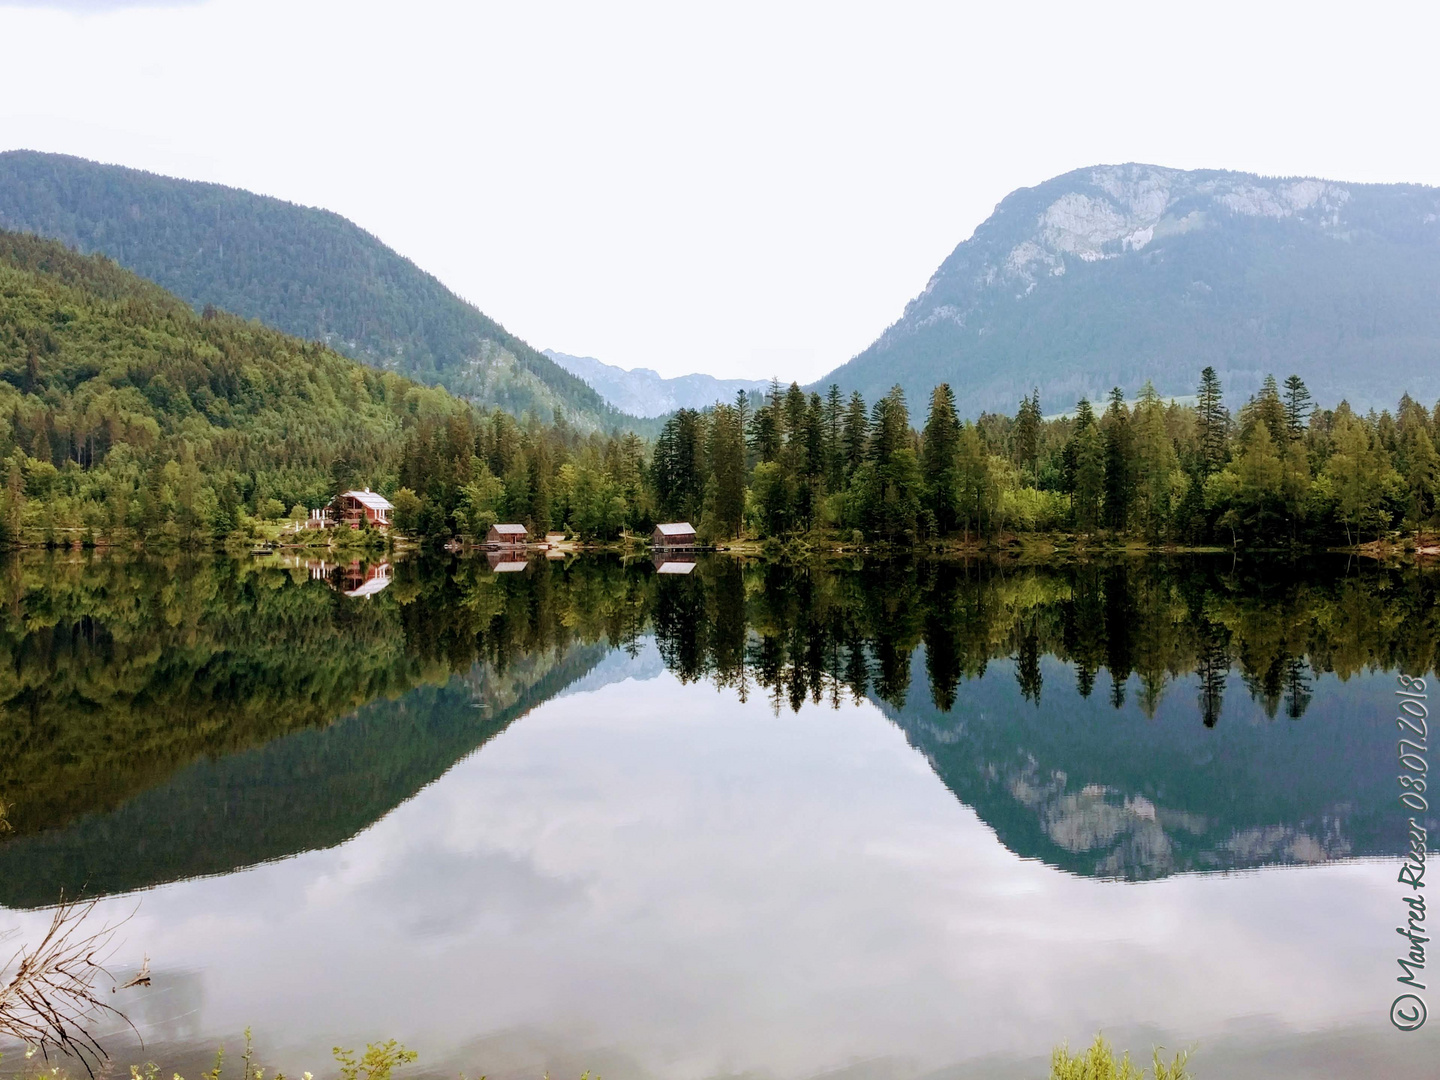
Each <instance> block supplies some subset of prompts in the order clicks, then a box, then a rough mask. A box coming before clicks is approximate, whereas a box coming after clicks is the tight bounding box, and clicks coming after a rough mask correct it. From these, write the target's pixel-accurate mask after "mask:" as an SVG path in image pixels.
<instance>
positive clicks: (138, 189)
mask: <svg viewBox="0 0 1440 1080" xmlns="http://www.w3.org/2000/svg"><path fill="white" fill-rule="evenodd" d="M0 228H8V229H17V230H23V231H26V232H33V233H38V234H40V235H42V236H48V237H53V238H55V239H58V240H61V241H63V242H64V243H66V244H69V245H71V246H73V247H75V248H77V249H79V250H80V251H82V252H87V253H89V252H99V253H101V254H105V255H108V256H110V257H111V258H113V259H115V260H116V261H117V262H118V263H119V264H121V265H123V266H125V267H127V268H128V269H130V270H133V271H134V272H135V273H137V274H139V275H141V276H142V277H144V278H147V279H149V280H151V281H155V282H158V283H159V284H160V285H161V286H163V287H164V288H165V289H168V290H169V291H170V292H172V293H174V294H176V295H177V296H178V297H180V298H181V299H182V300H183V301H184V302H185V303H186V304H188V305H189V306H191V307H192V308H194V309H195V310H196V311H200V310H202V309H206V308H218V309H223V310H225V311H232V312H235V313H236V314H238V315H239V316H241V317H242V318H245V319H258V320H260V321H261V322H263V323H265V324H266V325H267V326H273V327H276V328H277V329H279V330H282V331H284V332H286V333H289V334H294V335H296V336H297V337H300V338H304V339H306V340H309V341H317V342H324V343H326V344H327V345H329V346H330V347H332V348H334V349H337V350H339V351H340V352H343V353H345V354H346V355H347V356H350V357H353V358H354V359H357V360H360V361H363V362H364V363H366V364H369V365H371V366H373V367H376V368H379V369H381V370H385V371H393V372H396V373H398V374H401V375H404V376H407V377H408V378H411V379H414V380H415V381H417V382H420V383H424V384H427V385H437V386H443V387H445V388H446V389H448V390H450V391H451V392H452V393H455V394H457V395H459V396H462V397H465V398H469V399H471V400H474V401H476V402H479V403H482V404H486V405H490V406H494V407H498V408H502V409H506V410H508V411H510V412H513V413H515V414H517V415H518V414H522V413H527V412H528V413H533V414H535V415H536V416H537V417H539V418H540V419H542V420H546V421H549V420H553V419H555V418H557V417H560V416H565V417H566V418H567V419H568V420H569V421H570V422H572V423H576V424H578V425H580V426H581V427H583V428H585V429H588V430H599V429H609V428H615V427H632V426H634V425H635V423H636V421H634V419H633V418H631V417H627V416H625V415H623V414H622V413H620V412H618V411H617V410H615V409H613V408H612V407H611V406H609V405H608V404H607V403H606V402H605V400H604V399H603V398H601V396H600V395H599V394H598V393H596V391H594V390H593V389H591V387H590V386H588V385H587V384H586V383H585V382H583V381H582V380H581V379H579V378H577V377H576V376H574V375H572V374H570V373H569V372H568V371H566V370H565V369H564V368H562V367H560V366H559V365H558V364H556V363H555V362H554V361H552V360H551V359H550V358H549V357H547V356H545V355H544V354H542V353H540V352H538V351H536V350H535V349H533V348H531V347H530V346H529V345H527V344H526V343H525V342H523V341H521V340H520V339H519V338H517V337H515V335H513V334H511V333H509V332H508V331H506V330H505V328H504V327H502V326H500V325H499V324H498V323H496V322H495V321H493V320H492V319H490V318H488V317H486V316H485V315H484V314H482V313H481V312H480V311H478V310H476V308H475V307H473V306H472V305H470V304H468V303H466V302H465V301H463V300H461V299H460V298H459V297H457V296H456V295H455V294H454V293H452V292H450V291H449V290H448V289H446V288H445V286H443V285H442V284H441V283H440V282H439V281H438V280H436V279H435V278H434V277H432V276H431V275H429V274H427V273H425V272H424V271H422V270H420V269H419V268H418V267H417V266H415V264H414V263H412V262H410V260H408V259H406V258H403V257H402V256H400V255H398V254H397V253H396V252H394V251H392V250H391V249H390V248H388V247H386V246H385V245H384V244H382V243H381V242H380V241H379V240H377V239H376V238H375V237H373V236H371V235H370V234H369V233H367V232H365V231H364V230H363V229H360V228H359V227H357V226H356V225H354V224H352V223H351V222H349V221H347V220H345V219H344V218H342V217H340V216H339V215H338V214H333V213H330V212H328V211H325V210H316V209H311V208H308V207H302V206H297V205H295V204H293V203H287V202H283V201H281V200H279V199H272V198H267V197H264V196H260V195H253V194H251V193H249V192H246V191H239V190H236V189H234V188H226V187H221V186H220V185H218V184H203V183H195V182H192V181H188V180H174V179H170V178H168V177H162V176H155V175H153V174H150V173H144V172H138V171H136V170H133V169H124V168H119V167H117V166H112V165H99V164H96V163H94V162H89V161H83V160H81V159H79V158H73V157H66V156H64V155H60V154H40V153H35V152H32V151H25V150H18V151H10V152H7V153H3V154H0Z"/></svg>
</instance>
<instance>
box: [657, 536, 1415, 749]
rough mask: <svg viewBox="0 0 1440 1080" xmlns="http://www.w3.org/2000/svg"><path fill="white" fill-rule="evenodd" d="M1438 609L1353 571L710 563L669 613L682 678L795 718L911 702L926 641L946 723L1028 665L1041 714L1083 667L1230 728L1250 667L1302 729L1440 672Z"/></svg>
mask: <svg viewBox="0 0 1440 1080" xmlns="http://www.w3.org/2000/svg"><path fill="white" fill-rule="evenodd" d="M1435 599H1436V596H1435V585H1434V581H1433V578H1432V575H1430V574H1428V573H1424V572H1420V571H1415V570H1405V571H1401V570H1383V569H1378V568H1370V569H1368V570H1367V571H1365V572H1363V573H1361V572H1354V571H1353V570H1352V571H1351V572H1349V573H1346V572H1345V569H1344V567H1343V565H1337V566H1335V567H1333V568H1329V570H1328V572H1327V568H1325V567H1323V566H1321V567H1317V566H1315V565H1314V564H1311V565H1308V566H1305V567H1297V566H1287V565H1276V566H1268V567H1263V568H1258V569H1256V570H1253V571H1238V570H1235V569H1233V568H1232V567H1231V564H1230V563H1229V562H1228V560H1227V561H1225V562H1224V563H1223V564H1217V563H1212V562H1207V561H1205V560H1184V561H1174V562H1163V561H1152V562H1130V563H1118V564H1112V565H1079V566H1071V567H1063V568H1050V569H1047V568H1025V569H1015V568H1013V567H1010V568H1006V567H1003V566H1001V565H999V564H995V563H974V562H972V563H964V562H954V561H951V562H945V561H928V562H927V561H916V562H909V561H898V560H892V561H886V562H877V563H873V564H854V565H844V566H837V565H830V564H826V565H812V566H785V565H777V564H751V565H742V564H740V563H737V562H734V561H729V560H709V561H707V562H703V563H702V564H701V566H700V567H699V569H698V570H697V572H696V573H694V574H691V575H689V576H688V577H685V578H683V579H681V578H677V579H674V580H665V581H662V582H659V583H657V585H656V587H655V597H654V616H653V618H654V629H655V633H656V636H657V638H658V640H659V643H660V650H661V655H662V656H663V657H664V659H665V662H666V665H667V666H668V667H669V668H670V669H671V670H672V671H674V672H675V673H676V674H677V675H679V676H680V678H681V679H684V680H692V681H693V680H697V679H702V678H703V679H709V680H712V681H713V682H715V683H716V684H718V685H720V686H732V687H735V688H737V689H738V690H739V691H740V692H741V693H742V694H748V693H749V692H751V690H752V688H757V687H758V688H760V689H761V690H763V691H764V692H766V693H767V694H768V695H769V697H770V699H771V700H772V701H773V703H774V705H775V707H776V708H777V709H778V708H781V707H783V706H785V705H788V706H789V707H790V708H792V709H798V708H799V707H800V706H801V705H802V704H803V703H804V702H806V701H807V700H808V701H813V702H816V703H819V702H821V701H830V702H832V703H838V702H839V701H840V700H842V699H843V698H847V697H848V698H860V697H864V696H866V695H874V696H876V697H878V698H880V699H881V700H883V701H885V702H887V703H889V704H891V705H894V706H896V707H901V706H903V705H904V703H905V699H906V695H907V694H908V693H909V692H910V685H909V683H910V672H911V667H910V658H911V656H912V655H913V654H914V652H915V650H916V649H917V648H920V647H923V649H924V661H925V670H926V675H927V676H928V682H929V687H930V693H931V696H932V699H933V702H934V704H935V705H936V706H937V707H938V708H939V709H941V710H942V711H949V710H950V709H951V708H952V707H953V705H954V703H955V700H956V695H957V694H958V693H959V691H960V687H961V684H962V683H963V682H964V681H965V680H967V679H972V678H976V677H978V676H980V675H982V674H984V672H985V670H986V667H987V665H989V664H990V663H992V662H994V661H998V660H1008V661H1010V662H1011V665H1012V667H1013V671H1014V674H1015V679H1016V682H1017V684H1018V689H1019V692H1020V696H1021V698H1022V699H1024V700H1026V701H1029V702H1033V703H1037V704H1038V702H1039V700H1040V698H1041V695H1042V693H1043V692H1044V687H1045V674H1044V669H1043V666H1042V663H1041V661H1042V658H1044V657H1047V656H1051V657H1054V658H1056V659H1058V660H1061V661H1064V662H1065V663H1067V664H1068V665H1069V666H1070V668H1071V669H1072V671H1073V677H1074V680H1075V685H1076V688H1077V689H1078V691H1079V693H1080V694H1081V696H1082V697H1087V698H1088V697H1089V696H1091V695H1092V694H1094V693H1096V692H1100V693H1103V694H1104V695H1105V696H1106V697H1107V698H1108V700H1109V702H1110V704H1111V705H1113V706H1114V707H1115V708H1120V707H1122V706H1124V705H1125V703H1126V700H1127V697H1128V696H1130V695H1132V694H1133V696H1134V699H1135V703H1136V704H1137V705H1138V706H1139V708H1140V709H1141V711H1142V712H1144V713H1145V715H1147V716H1153V715H1154V714H1155V711H1156V710H1157V709H1158V707H1159V705H1160V702H1161V701H1162V699H1164V698H1165V697H1166V696H1167V694H1169V693H1171V692H1173V691H1172V684H1174V683H1176V682H1177V681H1180V680H1184V681H1185V682H1187V683H1188V684H1189V685H1191V686H1193V688H1194V692H1195V694H1196V704H1197V712H1198V714H1199V718H1200V719H1201V721H1202V722H1203V723H1204V724H1206V725H1207V726H1214V725H1215V724H1216V723H1217V722H1218V721H1219V719H1220V718H1221V716H1222V714H1223V711H1224V699H1225V694H1226V692H1227V687H1228V686H1229V685H1230V676H1231V674H1232V673H1237V674H1238V675H1239V677H1240V680H1241V682H1242V683H1243V685H1244V687H1245V688H1246V690H1247V691H1248V692H1249V695H1250V696H1251V697H1252V698H1253V699H1254V700H1255V701H1256V702H1258V703H1259V704H1260V705H1261V707H1262V708H1263V709H1264V711H1265V713H1266V714H1267V715H1268V716H1270V717H1271V718H1275V717H1277V716H1285V717H1289V718H1291V719H1299V718H1300V717H1301V716H1303V715H1304V712H1305V709H1306V707H1307V705H1308V704H1309V702H1310V700H1311V697H1312V694H1313V680H1314V677H1315V675H1316V674H1319V673H1334V674H1336V675H1338V676H1340V677H1341V678H1342V679H1344V678H1348V677H1349V676H1351V675H1353V674H1356V673H1357V672H1360V671H1362V670H1366V669H1376V668H1384V669H1390V668H1394V667H1397V666H1403V667H1405V668H1406V669H1407V670H1413V671H1419V670H1425V669H1429V668H1431V667H1433V666H1434V663H1435V650H1436V608H1435ZM1102 674H1103V675H1104V676H1105V678H1104V679H1101V678H1100V676H1101V675H1102Z"/></svg>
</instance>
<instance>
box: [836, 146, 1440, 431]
mask: <svg viewBox="0 0 1440 1080" xmlns="http://www.w3.org/2000/svg"><path fill="white" fill-rule="evenodd" d="M1437 361H1440V189H1436V188H1430V187H1424V186H1421V185H1417V184H1348V183H1338V182H1333V181H1329V180H1320V179H1311V178H1284V179H1279V178H1268V177H1260V176H1255V175H1251V174H1248V173H1238V172H1222V171H1188V172H1187V171H1182V170H1178V169H1167V168H1161V167H1159V166H1154V165H1143V164H1128V165H1105V166H1097V167H1093V168H1086V169H1078V170H1076V171H1074V172H1070V173H1066V174H1064V175H1063V176H1058V177H1055V178H1054V179H1052V180H1048V181H1046V182H1045V183H1043V184H1040V185H1038V186H1036V187H1033V188H1022V189H1020V190H1018V191H1015V192H1013V193H1012V194H1010V195H1008V196H1007V197H1006V198H1005V199H1004V200H1003V201H1002V202H1001V203H1000V205H999V206H998V207H996V209H995V212H994V213H993V214H992V215H991V216H990V217H989V218H988V219H987V220H986V221H984V222H983V223H982V224H981V225H980V226H979V227H978V228H977V229H976V230H975V233H974V235H973V236H971V237H970V238H969V239H968V240H965V241H964V242H962V243H961V244H960V245H959V246H957V247H956V248H955V250H954V252H953V253H952V254H951V255H950V257H949V258H947V259H946V260H945V261H944V263H942V264H941V266H940V268H939V269H938V270H937V271H936V272H935V274H934V276H932V277H931V279H930V281H929V283H928V284H927V285H926V286H925V289H924V291H923V292H921V294H920V295H919V296H917V297H916V298H915V299H914V300H912V301H911V302H910V303H909V304H908V305H906V308H905V311H904V313H903V314H902V315H901V317H900V319H899V320H898V321H896V322H895V323H894V324H893V325H892V326H890V327H889V328H888V329H887V330H886V331H885V332H884V333H883V334H881V335H880V337H879V338H878V339H877V340H876V341H875V342H874V344H872V345H871V346H870V347H869V348H867V349H866V350H865V351H863V352H862V353H860V354H859V355H858V356H856V357H855V358H854V359H852V360H850V361H849V362H848V363H846V364H843V365H841V366H840V367H839V368H837V369H836V370H835V371H834V372H832V373H831V374H830V375H827V376H826V377H825V378H823V379H820V380H818V382H817V383H816V384H815V385H816V386H817V387H823V386H825V385H826V384H828V383H830V382H832V381H834V382H839V383H840V385H841V386H842V387H843V388H844V389H845V390H846V391H849V390H859V391H861V392H862V393H863V394H865V396H866V397H867V398H870V399H873V398H874V397H877V396H879V395H880V394H883V393H884V392H885V391H886V390H888V389H889V387H890V386H891V385H892V384H893V383H896V382H899V383H900V384H901V386H903V388H904V389H905V392H906V394H907V396H908V397H909V399H910V402H911V404H912V407H916V406H919V405H920V404H921V403H922V402H923V401H924V400H925V399H926V398H928V395H929V393H930V390H931V389H932V387H933V386H934V385H935V384H936V383H939V382H949V383H950V384H951V385H952V386H953V387H954V388H955V390H956V393H957V396H958V398H959V403H960V406H961V409H962V411H963V412H964V413H966V414H967V415H971V416H973V415H975V414H976V413H978V412H980V411H981V410H1001V411H1005V412H1009V413H1013V412H1014V411H1015V408H1016V405H1017V403H1018V402H1019V400H1020V398H1021V396H1022V395H1024V394H1026V393H1028V392H1029V391H1030V389H1031V387H1032V386H1038V387H1039V389H1040V394H1041V400H1042V403H1043V406H1044V408H1045V411H1046V412H1054V411H1057V410H1062V409H1068V408H1070V407H1071V406H1073V404H1074V403H1075V401H1076V400H1077V399H1078V398H1079V397H1081V396H1088V397H1090V398H1091V399H1092V400H1093V399H1095V398H1097V397H1098V396H1100V395H1102V394H1104V393H1105V392H1106V391H1108V390H1109V388H1110V387H1112V386H1120V387H1121V388H1122V389H1124V390H1125V391H1126V392H1127V393H1128V394H1130V395H1131V396H1133V395H1134V394H1135V392H1136V391H1137V390H1138V389H1139V388H1140V386H1141V385H1142V384H1143V383H1144V382H1145V380H1147V379H1149V380H1152V381H1153V382H1154V384H1155V387H1156V389H1157V390H1159V391H1160V393H1161V394H1166V395H1169V394H1188V393H1192V392H1193V391H1194V387H1195V384H1196V382H1197V377H1198V373H1199V371H1200V370H1201V368H1203V367H1205V366H1207V365H1213V366H1214V367H1215V368H1216V369H1217V371H1218V372H1219V373H1220V376H1221V380H1222V382H1223V383H1224V386H1225V389H1226V393H1227V396H1228V397H1232V398H1233V397H1239V398H1241V399H1242V400H1243V397H1244V396H1245V395H1248V394H1249V393H1251V392H1253V391H1254V390H1255V389H1256V388H1258V386H1259V385H1260V382H1261V380H1262V379H1263V378H1264V376H1265V374H1266V373H1271V372H1273V373H1274V374H1275V375H1277V376H1278V377H1280V378H1284V377H1285V376H1286V375H1289V374H1291V373H1296V374H1299V375H1300V376H1301V377H1302V378H1304V379H1305V380H1306V381H1307V383H1308V384H1309V386H1310V388H1311V390H1312V391H1313V392H1314V393H1315V396H1316V398H1317V399H1318V400H1319V401H1321V402H1324V403H1326V404H1333V403H1335V402H1336V401H1337V400H1339V399H1340V398H1342V397H1344V398H1348V399H1349V400H1350V401H1351V402H1352V404H1356V405H1358V406H1360V407H1369V406H1372V405H1373V406H1377V407H1378V406H1392V407H1393V404H1394V401H1395V399H1396V398H1397V397H1398V396H1399V395H1400V394H1401V393H1402V392H1404V391H1408V392H1409V393H1410V394H1411V395H1413V396H1415V397H1417V398H1419V399H1421V400H1424V401H1427V402H1428V401H1434V400H1435V399H1436V398H1437V397H1440V363H1437Z"/></svg>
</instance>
